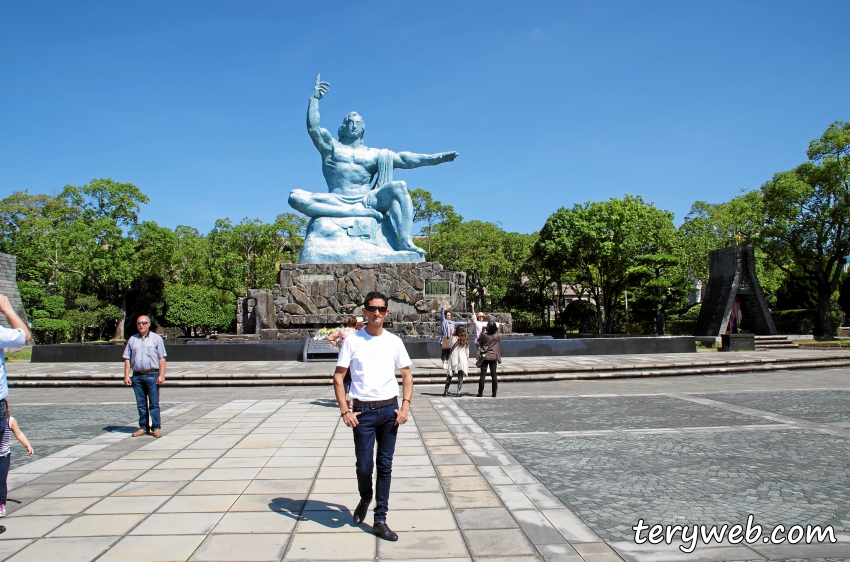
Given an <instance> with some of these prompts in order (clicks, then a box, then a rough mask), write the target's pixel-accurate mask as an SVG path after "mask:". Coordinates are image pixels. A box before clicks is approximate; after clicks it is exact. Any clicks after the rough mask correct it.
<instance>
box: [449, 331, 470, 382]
mask: <svg viewBox="0 0 850 562" xmlns="http://www.w3.org/2000/svg"><path fill="white" fill-rule="evenodd" d="M451 341H452V349H451V355H449V367H448V369H446V388H445V389H444V390H443V396H448V395H449V385H451V384H452V374H454V375H457V396H460V390H461V389H462V388H463V378H464V377H465V376H466V373H468V372H469V334H467V333H466V326H458V327H457V329H456V330H455V335H454V336H452V340H451Z"/></svg>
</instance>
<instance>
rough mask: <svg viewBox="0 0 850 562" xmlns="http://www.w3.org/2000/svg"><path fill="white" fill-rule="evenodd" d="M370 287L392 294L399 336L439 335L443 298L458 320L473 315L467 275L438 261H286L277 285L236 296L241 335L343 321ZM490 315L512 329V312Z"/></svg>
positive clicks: (297, 333)
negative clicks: (469, 310) (468, 309)
mask: <svg viewBox="0 0 850 562" xmlns="http://www.w3.org/2000/svg"><path fill="white" fill-rule="evenodd" d="M370 291H380V292H381V293H383V294H385V295H387V297H389V299H390V302H389V307H390V313H389V314H388V315H387V319H386V321H385V326H386V327H387V329H388V330H390V331H392V332H394V333H396V334H399V335H410V336H428V337H430V336H434V337H436V336H438V335H439V334H440V308H441V306H442V301H443V299H446V300H447V301H448V304H447V306H446V309H447V310H451V311H452V312H453V313H454V314H455V316H456V318H455V319H456V320H461V321H462V320H466V319H468V317H469V314H466V313H464V312H463V311H464V310H466V297H465V295H466V274H465V273H463V272H460V271H448V270H445V269H443V266H442V265H440V264H439V263H435V262H419V263H363V264H356V263H350V264H333V263H322V264H319V263H316V264H307V263H298V264H293V263H285V264H281V270H280V275H279V277H278V283H277V284H276V285H275V286H274V289H271V290H264V289H251V290H250V291H248V295H247V296H245V297H243V298H240V299H238V300H237V312H236V314H237V318H236V329H237V334H256V335H257V336H260V335H261V334H262V336H263V339H268V338H270V334H271V333H270V332H268V331H267V330H271V329H272V328H277V330H278V338H279V339H297V338H300V337H303V332H304V330H307V329H310V330H313V329H317V328H321V327H323V326H339V325H342V324H345V322H346V320H347V319H348V317H349V316H358V315H362V311H361V307H362V306H363V299H364V297H365V296H366V294H367V293H369V292H370ZM269 303H272V304H273V306H272V305H271V304H269ZM491 316H492V319H493V320H496V321H499V322H506V323H508V326H507V327H506V328H507V329H505V331H510V322H511V315H510V314H494V315H491Z"/></svg>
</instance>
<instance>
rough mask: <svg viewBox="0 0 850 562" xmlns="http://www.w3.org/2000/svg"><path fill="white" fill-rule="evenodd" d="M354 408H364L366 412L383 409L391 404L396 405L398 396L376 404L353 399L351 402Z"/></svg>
mask: <svg viewBox="0 0 850 562" xmlns="http://www.w3.org/2000/svg"><path fill="white" fill-rule="evenodd" d="M351 403H352V404H353V406H354V407H355V408H364V409H366V410H377V409H378V408H383V407H385V406H389V405H391V404H398V396H396V397H395V398H389V399H387V400H379V401H378V402H363V401H361V400H358V399H357V398H355V399H354V400H352V401H351Z"/></svg>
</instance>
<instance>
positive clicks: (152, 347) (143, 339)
mask: <svg viewBox="0 0 850 562" xmlns="http://www.w3.org/2000/svg"><path fill="white" fill-rule="evenodd" d="M136 329H137V330H139V332H138V333H137V334H135V335H134V336H132V337H131V338H130V339H129V340H127V347H125V348H124V384H125V385H127V386H130V385H133V392H134V393H135V394H136V406H137V407H138V408H139V430H138V431H136V432H135V433H133V437H139V436H142V435H146V434H153V436H154V437H156V438H160V437H162V420H161V419H160V415H159V385H161V384H162V383H164V382H165V356H166V353H165V343H164V342H163V341H162V337H161V336H160V335H159V334H156V333H154V332H151V319H150V318H148V317H147V316H139V317H138V318H137V319H136ZM131 370H132V371H133V378H132V379H131V378H130V371H131ZM148 420H150V421H148Z"/></svg>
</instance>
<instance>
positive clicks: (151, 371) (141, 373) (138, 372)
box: [133, 367, 159, 375]
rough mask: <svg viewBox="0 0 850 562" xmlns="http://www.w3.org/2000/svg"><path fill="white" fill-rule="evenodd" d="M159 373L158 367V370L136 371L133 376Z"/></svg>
mask: <svg viewBox="0 0 850 562" xmlns="http://www.w3.org/2000/svg"><path fill="white" fill-rule="evenodd" d="M157 371H159V367H157V368H156V369H147V370H145V371H135V370H134V371H133V374H134V375H149V374H151V373H156V372H157Z"/></svg>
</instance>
